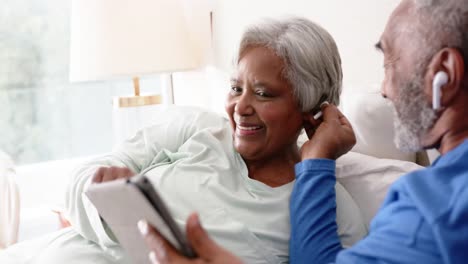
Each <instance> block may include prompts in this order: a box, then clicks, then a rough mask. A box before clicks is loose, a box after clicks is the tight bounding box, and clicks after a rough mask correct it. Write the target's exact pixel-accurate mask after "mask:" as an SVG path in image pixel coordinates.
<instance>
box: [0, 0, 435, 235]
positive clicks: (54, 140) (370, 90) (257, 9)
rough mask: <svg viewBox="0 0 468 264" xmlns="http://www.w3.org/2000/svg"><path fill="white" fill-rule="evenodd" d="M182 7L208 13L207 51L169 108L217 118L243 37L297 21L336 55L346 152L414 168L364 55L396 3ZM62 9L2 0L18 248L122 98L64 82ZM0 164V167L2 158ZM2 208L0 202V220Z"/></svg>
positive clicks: (98, 143)
mask: <svg viewBox="0 0 468 264" xmlns="http://www.w3.org/2000/svg"><path fill="white" fill-rule="evenodd" d="M129 1H130V0H129ZM183 1H185V4H188V5H193V6H195V7H196V8H194V9H193V10H197V12H201V13H202V14H204V15H205V16H206V18H207V19H208V18H209V16H210V13H212V22H213V23H212V35H211V36H210V39H209V41H210V43H211V48H212V49H211V52H210V53H209V54H208V55H207V62H208V63H207V65H206V67H204V68H202V69H199V70H196V71H191V72H184V73H175V74H174V97H175V104H177V105H189V106H197V107H204V108H209V109H211V110H213V111H216V112H219V113H221V114H223V113H224V96H225V94H226V91H227V89H228V88H229V72H230V69H231V66H232V60H231V59H232V57H233V54H234V52H235V49H236V43H238V39H239V38H240V34H241V32H242V30H243V28H244V27H245V26H246V25H248V24H250V23H252V22H254V21H256V20H258V19H259V18H261V17H275V16H282V15H288V14H293V15H300V16H305V17H307V18H310V19H312V20H313V21H315V22H317V23H319V24H321V25H322V26H323V27H325V28H326V29H327V30H328V31H329V32H330V33H331V34H332V35H333V36H334V38H335V40H336V42H337V45H338V48H339V50H340V53H341V57H342V61H343V71H344V82H343V84H344V85H343V86H344V88H343V101H342V106H341V107H342V109H344V110H346V109H347V110H346V111H347V113H348V114H349V115H351V116H349V117H350V119H351V120H352V122H355V124H354V127H355V129H356V130H357V134H358V136H360V138H361V139H360V142H359V143H358V146H356V148H355V151H358V152H361V153H364V154H369V155H372V156H376V157H380V158H392V159H401V160H409V161H417V157H416V155H415V154H402V153H400V152H398V151H397V150H395V148H394V146H393V142H391V141H389V140H388V138H389V134H391V132H389V131H388V128H389V127H391V123H388V122H389V121H388V120H389V118H391V112H390V111H389V110H388V108H385V107H384V106H383V105H384V104H383V103H382V102H383V99H382V98H381V97H380V95H379V89H380V82H381V81H382V79H383V69H382V61H383V60H382V55H381V54H379V53H378V52H377V51H374V48H373V46H374V44H375V43H376V42H377V41H378V39H379V37H380V34H381V32H382V31H383V28H384V25H385V22H386V20H387V17H388V16H389V14H390V12H391V10H393V8H394V7H395V6H396V5H397V3H398V0H382V1H375V0H361V1H347V0H328V1H318V0H308V1H307V0H289V1H280V0H277V1H271V0H270V1H268V0H254V1H252V0H238V1H227V0H183ZM71 2H72V0H66V1H64V0H4V2H3V3H4V5H3V7H2V9H1V10H0V22H1V23H0V61H2V63H1V65H0V103H1V104H2V110H1V111H0V131H2V136H1V137H0V152H1V151H3V152H5V153H6V154H8V155H9V156H10V157H11V159H12V161H13V163H14V164H15V165H14V168H12V171H13V170H14V171H15V172H16V173H15V174H16V176H14V179H15V181H16V182H17V185H18V186H19V190H20V201H21V210H20V211H21V217H20V224H19V238H18V240H19V241H21V240H25V239H29V238H33V237H36V236H38V235H41V234H44V233H47V232H51V231H53V230H56V229H58V228H60V227H61V222H60V221H59V217H58V215H56V214H55V213H52V210H57V211H61V210H62V206H63V204H64V201H63V200H64V199H63V196H64V195H63V194H64V192H65V187H66V184H67V179H68V177H67V174H68V173H69V171H70V170H71V169H73V167H74V166H76V164H78V163H79V162H81V161H83V160H84V159H87V158H89V156H94V155H99V154H101V153H105V152H109V151H110V150H111V149H112V146H113V144H114V142H113V141H112V137H111V136H110V135H112V134H113V131H112V97H113V96H121V95H125V94H130V93H131V92H132V82H131V80H130V79H128V80H122V79H117V80H112V81H97V82H87V83H78V84H71V83H70V82H69V80H68V70H69V45H70V43H69V42H70V12H71V8H70V7H71ZM194 17H197V16H194ZM141 87H142V93H158V92H159V91H160V87H161V80H160V76H159V75H151V76H146V77H144V78H142V79H141ZM382 115H384V116H385V118H383V120H382V118H381V117H382ZM381 124H385V125H381ZM382 139H385V140H382ZM0 162H3V163H2V164H0V167H2V165H3V166H6V160H5V159H0ZM422 163H423V164H424V163H425V164H427V161H425V162H422ZM0 172H1V170H0ZM0 177H2V175H0ZM0 197H2V196H0ZM4 202H5V200H3V201H1V200H0V210H2V211H0V214H1V213H3V212H4V210H5V207H2V206H3V205H2V204H1V203H4ZM0 234H1V232H0Z"/></svg>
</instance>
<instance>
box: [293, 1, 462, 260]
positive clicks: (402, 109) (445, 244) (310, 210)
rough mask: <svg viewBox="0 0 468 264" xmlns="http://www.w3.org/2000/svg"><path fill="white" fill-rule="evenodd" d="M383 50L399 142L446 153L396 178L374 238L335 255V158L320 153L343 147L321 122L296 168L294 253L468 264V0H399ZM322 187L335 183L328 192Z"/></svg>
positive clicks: (329, 117)
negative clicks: (467, 68) (314, 144)
mask: <svg viewBox="0 0 468 264" xmlns="http://www.w3.org/2000/svg"><path fill="white" fill-rule="evenodd" d="M377 48H378V49H379V50H381V51H382V52H383V54H384V67H385V80H384V82H383V85H382V95H383V96H384V97H386V98H388V99H389V100H391V101H392V102H393V105H394V109H395V129H396V138H395V142H396V144H397V146H398V147H399V148H401V149H403V150H410V151H416V150H421V149H428V148H437V149H438V150H439V152H440V154H441V155H442V156H441V157H440V158H439V159H438V160H437V161H435V163H434V164H433V165H432V166H431V167H429V168H427V169H425V170H421V171H416V172H414V173H410V174H408V175H406V176H404V177H402V178H401V179H400V180H399V181H397V182H396V183H395V184H394V185H393V186H392V187H391V189H390V190H389V193H388V195H387V198H386V200H385V201H384V204H383V205H382V207H381V209H380V211H379V212H378V214H377V216H376V217H375V218H374V220H373V222H372V225H371V230H370V234H369V235H368V237H366V238H365V239H363V240H362V241H360V242H359V243H357V244H356V245H355V246H354V247H352V248H350V249H348V250H344V251H342V252H340V253H338V252H339V251H340V250H341V246H340V243H339V242H338V239H337V237H336V224H335V212H334V211H335V206H334V202H332V201H333V200H334V195H335V194H334V193H333V188H332V187H331V186H333V183H334V182H335V179H334V166H335V163H334V161H333V160H316V159H317V158H328V159H333V158H335V157H336V156H337V155H336V154H335V153H334V152H330V149H332V150H334V149H339V148H338V146H337V145H336V143H334V142H336V139H334V138H330V137H329V135H333V133H328V134H327V133H326V131H328V129H327V127H324V129H323V130H322V131H319V130H320V129H321V128H322V126H320V127H319V130H317V132H316V134H315V135H314V136H313V138H314V141H313V142H315V143H321V146H313V147H312V146H311V147H310V148H308V151H309V152H308V154H307V155H306V156H304V155H302V158H303V160H304V159H305V158H310V159H312V160H306V161H303V162H302V163H301V164H299V165H297V166H296V177H297V183H296V189H295V191H294V194H293V197H292V204H291V224H292V238H291V242H290V245H291V248H290V251H291V261H292V262H294V263H310V261H314V263H330V262H336V263H377V262H378V263H466V262H467V260H468V140H467V139H468V108H467V107H466V105H467V103H468V73H467V71H466V65H467V58H468V2H467V1H466V0H439V1H423V0H404V1H402V3H401V4H400V5H399V6H398V7H397V9H396V10H395V11H394V12H393V14H392V15H391V17H390V20H389V21H388V24H387V27H386V29H385V31H384V33H383V35H382V38H381V40H380V41H379V43H378V44H377ZM336 116H337V115H336V114H335V113H334V111H332V110H331V109H330V111H325V123H328V122H337V121H335V120H336ZM327 136H328V137H327ZM339 143H340V144H341V143H343V141H341V142H339ZM303 154H304V153H303ZM324 163H328V165H323V164H324ZM319 164H322V166H321V167H320V168H319V169H317V167H318V165H319ZM330 184H331V185H330ZM324 185H326V186H330V187H329V188H328V191H327V192H326V193H324V192H325V190H324V189H323V187H322V186H324ZM316 195H319V196H321V197H322V199H317V198H316ZM312 197H314V198H313V199H312Z"/></svg>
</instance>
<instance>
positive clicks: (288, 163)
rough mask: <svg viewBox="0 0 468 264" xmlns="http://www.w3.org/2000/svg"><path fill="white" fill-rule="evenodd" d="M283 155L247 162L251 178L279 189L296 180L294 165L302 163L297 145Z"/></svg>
mask: <svg viewBox="0 0 468 264" xmlns="http://www.w3.org/2000/svg"><path fill="white" fill-rule="evenodd" d="M283 153H284V154H282V155H274V156H271V157H269V158H266V159H262V160H245V163H246V165H247V169H248V171H249V177H250V178H251V179H254V180H257V181H260V182H262V183H264V184H266V185H268V186H270V187H278V186H282V185H285V184H287V183H290V182H291V181H293V180H294V179H295V173H294V165H295V164H296V163H298V162H300V161H301V158H300V155H299V149H298V148H297V146H296V145H294V146H292V147H291V148H290V149H289V150H288V151H284V152H283Z"/></svg>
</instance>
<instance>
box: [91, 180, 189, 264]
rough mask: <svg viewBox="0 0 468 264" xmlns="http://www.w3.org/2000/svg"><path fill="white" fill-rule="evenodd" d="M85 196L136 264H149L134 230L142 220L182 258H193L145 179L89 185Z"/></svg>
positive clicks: (166, 211)
mask: <svg viewBox="0 0 468 264" xmlns="http://www.w3.org/2000/svg"><path fill="white" fill-rule="evenodd" d="M86 196H88V198H89V199H90V201H91V202H92V203H93V205H94V206H95V207H96V209H97V211H98V212H99V215H100V216H101V218H102V219H103V220H104V221H105V222H106V223H107V225H108V226H109V227H110V229H111V230H112V232H113V233H114V235H115V236H116V238H117V240H118V241H119V243H120V244H121V245H122V247H123V248H124V250H125V251H126V252H127V254H128V255H129V256H130V257H131V258H132V259H133V260H134V262H135V263H145V264H146V263H150V262H149V259H148V254H149V252H150V250H149V249H148V247H147V246H146V244H145V242H144V239H143V237H142V236H141V234H140V232H139V230H138V227H137V223H138V221H139V220H141V219H145V220H146V221H148V223H149V224H151V225H152V226H154V227H155V228H156V229H157V230H158V231H159V233H160V234H161V235H162V236H164V237H165V238H166V240H167V241H169V243H171V244H172V245H173V246H174V248H176V249H177V250H179V252H180V253H181V254H183V255H185V256H186V257H189V258H194V257H196V255H195V253H194V251H193V250H192V248H191V247H190V245H189V243H188V241H187V239H186V237H185V232H182V231H181V230H180V229H179V227H178V225H177V224H176V223H175V221H174V219H173V218H172V216H171V214H170V212H169V210H168V209H167V206H166V205H165V204H164V202H163V200H162V199H161V197H160V196H159V195H158V193H157V191H156V190H155V189H154V188H153V186H152V184H151V183H150V181H149V180H148V178H147V177H145V176H144V175H137V176H134V177H131V178H129V179H119V180H114V181H109V182H104V183H97V184H92V185H90V187H89V188H88V190H87V191H86Z"/></svg>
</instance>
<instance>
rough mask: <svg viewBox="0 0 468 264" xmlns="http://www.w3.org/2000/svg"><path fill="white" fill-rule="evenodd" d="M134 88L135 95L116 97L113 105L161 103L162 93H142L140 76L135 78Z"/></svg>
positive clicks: (126, 105) (129, 105)
mask: <svg viewBox="0 0 468 264" xmlns="http://www.w3.org/2000/svg"><path fill="white" fill-rule="evenodd" d="M133 88H134V90H135V96H127V97H116V98H114V101H113V105H114V107H115V108H123V107H138V106H145V105H155V104H161V102H162V96H161V95H140V78H138V77H134V78H133Z"/></svg>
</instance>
